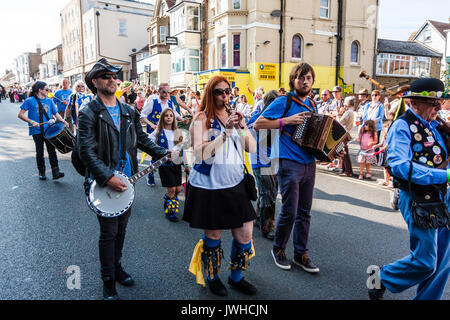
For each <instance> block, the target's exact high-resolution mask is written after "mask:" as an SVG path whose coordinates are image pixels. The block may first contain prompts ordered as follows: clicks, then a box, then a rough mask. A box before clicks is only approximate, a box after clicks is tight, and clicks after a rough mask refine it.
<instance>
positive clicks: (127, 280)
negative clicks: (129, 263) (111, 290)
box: [116, 266, 134, 287]
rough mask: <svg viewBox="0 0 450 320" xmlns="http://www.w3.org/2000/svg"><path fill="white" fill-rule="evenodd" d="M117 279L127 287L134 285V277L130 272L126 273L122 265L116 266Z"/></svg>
mask: <svg viewBox="0 0 450 320" xmlns="http://www.w3.org/2000/svg"><path fill="white" fill-rule="evenodd" d="M116 280H117V282H118V283H120V284H121V285H123V286H125V287H131V286H132V285H134V280H133V278H132V277H131V276H130V275H129V274H128V273H126V272H125V270H123V268H122V267H121V266H119V267H117V266H116Z"/></svg>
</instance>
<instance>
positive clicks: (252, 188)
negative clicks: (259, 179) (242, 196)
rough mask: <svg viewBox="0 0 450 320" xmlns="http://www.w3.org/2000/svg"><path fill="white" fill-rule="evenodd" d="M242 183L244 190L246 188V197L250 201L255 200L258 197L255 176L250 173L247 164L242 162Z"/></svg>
mask: <svg viewBox="0 0 450 320" xmlns="http://www.w3.org/2000/svg"><path fill="white" fill-rule="evenodd" d="M244 184H245V190H247V194H248V198H249V199H250V200H252V201H256V200H257V199H258V191H257V190H256V181H255V177H253V175H251V174H250V173H249V172H248V170H247V166H246V165H245V164H244Z"/></svg>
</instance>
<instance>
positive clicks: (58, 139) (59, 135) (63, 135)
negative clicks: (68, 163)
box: [44, 122, 75, 153]
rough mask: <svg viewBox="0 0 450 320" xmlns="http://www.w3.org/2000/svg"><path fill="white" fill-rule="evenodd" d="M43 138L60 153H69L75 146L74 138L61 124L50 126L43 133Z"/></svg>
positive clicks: (56, 123)
mask: <svg viewBox="0 0 450 320" xmlns="http://www.w3.org/2000/svg"><path fill="white" fill-rule="evenodd" d="M44 138H45V139H47V140H48V141H49V142H50V143H51V144H52V145H53V146H54V147H55V148H56V149H57V150H58V151H59V152H61V153H68V152H71V151H72V149H73V146H74V144H75V136H74V135H73V134H72V132H70V130H69V129H68V128H66V126H65V125H64V123H63V122H55V123H54V124H52V125H50V126H49V127H48V128H47V130H45V132H44Z"/></svg>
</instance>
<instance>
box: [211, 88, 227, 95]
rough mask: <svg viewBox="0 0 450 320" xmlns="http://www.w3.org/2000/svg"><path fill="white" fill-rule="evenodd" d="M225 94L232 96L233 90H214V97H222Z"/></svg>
mask: <svg viewBox="0 0 450 320" xmlns="http://www.w3.org/2000/svg"><path fill="white" fill-rule="evenodd" d="M223 94H226V95H230V94H231V89H230V88H226V89H219V88H217V89H214V90H213V95H215V96H221V95H223Z"/></svg>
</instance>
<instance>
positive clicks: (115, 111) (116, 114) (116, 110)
mask: <svg viewBox="0 0 450 320" xmlns="http://www.w3.org/2000/svg"><path fill="white" fill-rule="evenodd" d="M106 109H107V110H108V112H109V114H110V115H111V118H112V119H113V121H114V124H115V125H116V127H117V130H119V132H120V106H119V104H118V103H116V105H115V106H114V107H108V106H106ZM121 142H122V141H121V140H120V135H119V146H120V147H119V160H120V152H121V148H122V146H121ZM125 157H126V163H125V166H124V168H123V170H122V172H123V173H125V174H126V175H127V176H129V177H131V175H132V173H131V161H130V157H129V156H128V153H127V152H125ZM116 170H119V171H121V170H120V161H119V163H118V164H117V167H116Z"/></svg>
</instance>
